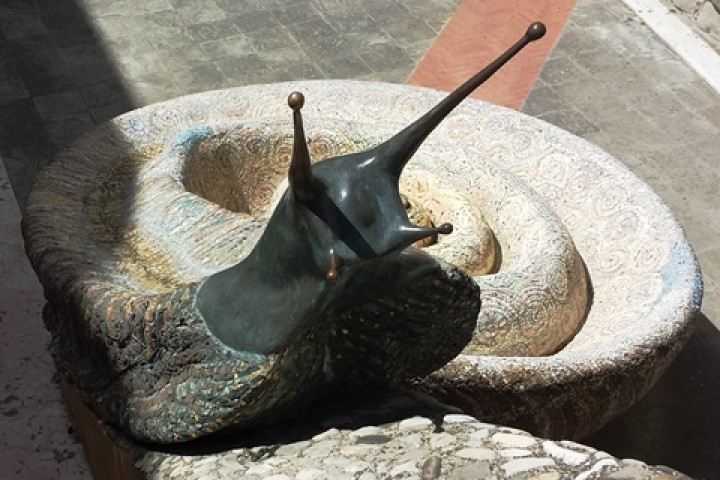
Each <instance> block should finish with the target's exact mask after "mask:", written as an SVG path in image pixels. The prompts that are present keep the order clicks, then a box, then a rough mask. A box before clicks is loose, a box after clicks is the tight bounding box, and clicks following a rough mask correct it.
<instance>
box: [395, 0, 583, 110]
mask: <svg viewBox="0 0 720 480" xmlns="http://www.w3.org/2000/svg"><path fill="white" fill-rule="evenodd" d="M574 6H575V0H533V1H522V0H503V1H499V2H498V1H492V0H464V1H463V2H462V3H461V4H460V6H459V7H458V9H457V10H456V11H455V13H454V14H453V16H452V17H451V18H450V20H449V21H448V23H447V24H446V25H445V28H443V30H442V32H440V35H438V37H437V39H435V42H434V43H433V44H432V45H431V46H430V49H429V50H428V51H427V53H426V54H425V56H424V57H423V59H422V60H421V61H420V63H419V64H418V66H417V67H416V68H415V70H414V71H413V73H412V74H411V75H410V77H409V78H408V80H407V83H410V84H412V85H421V86H425V87H431V88H435V89H438V90H448V91H449V90H453V89H454V88H455V87H457V86H458V85H460V84H461V83H462V82H463V81H465V80H466V79H467V78H468V77H470V76H471V75H472V74H474V73H476V72H477V71H478V70H480V69H481V68H482V67H484V66H485V65H486V64H488V63H489V62H491V61H492V60H494V59H495V57H497V56H498V55H499V54H500V53H502V52H503V51H505V50H506V49H507V48H508V47H509V46H510V45H512V44H513V43H514V42H515V41H517V40H518V39H519V38H520V37H521V36H522V35H523V34H524V33H525V30H526V29H527V27H528V25H530V24H531V23H532V22H533V21H536V20H539V21H542V22H543V23H545V25H546V26H547V34H546V35H545V37H544V38H543V39H541V40H539V41H537V42H533V43H531V44H530V45H528V46H527V47H525V48H524V49H523V51H522V52H521V53H520V54H518V55H517V57H515V58H513V59H512V60H510V62H508V63H507V64H506V65H505V66H504V67H503V68H502V69H500V71H499V72H497V73H496V74H495V75H494V76H493V77H492V78H491V79H490V80H488V81H487V82H486V83H485V84H484V85H482V86H481V87H480V88H478V89H477V90H476V91H475V92H474V93H473V94H472V95H471V96H472V97H474V98H481V99H483V100H487V101H490V102H493V103H497V104H500V105H505V106H507V107H511V108H515V109H518V108H520V106H521V105H522V103H523V101H524V99H525V97H526V96H527V93H528V91H529V90H530V88H531V87H532V85H533V83H534V82H535V78H536V77H537V75H538V73H539V72H540V68H541V67H542V65H543V62H544V61H545V57H546V56H547V54H548V53H549V52H550V51H551V50H552V47H553V46H554V45H555V41H556V40H557V38H558V35H559V34H560V31H561V30H562V27H563V26H564V25H565V21H566V20H567V18H568V17H569V15H570V13H571V11H572V9H573V7H574Z"/></svg>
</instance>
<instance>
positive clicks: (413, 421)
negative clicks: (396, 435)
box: [398, 417, 434, 431]
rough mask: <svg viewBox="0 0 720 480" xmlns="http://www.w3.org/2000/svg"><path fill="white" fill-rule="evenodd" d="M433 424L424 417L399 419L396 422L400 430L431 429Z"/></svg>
mask: <svg viewBox="0 0 720 480" xmlns="http://www.w3.org/2000/svg"><path fill="white" fill-rule="evenodd" d="M433 427H434V424H433V422H432V420H430V419H429V418H425V417H412V418H407V419H405V420H403V421H401V422H400V423H399V424H398V429H399V430H400V431H429V430H432V428H433Z"/></svg>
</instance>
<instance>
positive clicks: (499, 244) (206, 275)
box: [23, 24, 701, 443]
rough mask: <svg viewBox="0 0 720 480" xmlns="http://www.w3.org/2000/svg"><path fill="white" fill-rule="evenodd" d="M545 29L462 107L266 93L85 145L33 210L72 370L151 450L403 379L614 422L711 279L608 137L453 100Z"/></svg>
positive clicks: (185, 100) (425, 95)
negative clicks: (609, 148) (322, 397)
mask: <svg viewBox="0 0 720 480" xmlns="http://www.w3.org/2000/svg"><path fill="white" fill-rule="evenodd" d="M541 30H542V29H541V27H540V26H539V25H538V24H534V25H533V26H531V28H530V29H529V30H528V32H527V33H526V35H525V36H524V37H523V38H522V39H521V40H520V41H519V42H518V43H517V44H516V45H515V46H513V47H512V48H511V49H510V50H509V51H508V52H506V54H504V55H503V56H501V57H500V58H499V59H498V60H497V61H496V62H494V63H493V64H491V65H490V66H489V67H488V68H487V69H485V70H484V71H483V72H480V73H479V74H478V75H476V76H475V77H473V79H471V80H469V81H468V82H467V83H466V84H465V85H463V86H462V87H460V88H459V89H458V91H456V92H454V93H453V94H452V95H451V96H449V97H447V98H443V94H441V93H438V92H434V91H430V90H426V89H421V88H416V87H409V86H398V85H387V84H380V83H358V82H335V81H322V82H290V83H286V84H275V85H262V86H251V87H245V88H237V89H229V90H221V91H214V92H205V93H201V94H196V95H191V96H187V97H181V98H177V99H174V100H170V101H168V102H163V103H160V104H155V105H151V106H148V107H145V108H142V109H139V110H136V111H133V112H129V113H127V114H124V115H121V116H120V117H117V118H116V119H114V120H113V121H111V122H110V123H108V124H107V125H105V126H102V127H100V128H98V129H97V130H96V131H94V132H92V133H90V134H89V135H87V136H86V137H84V138H83V139H81V140H80V141H78V142H76V143H75V144H74V145H73V146H72V147H71V148H70V149H69V150H67V151H66V152H65V153H63V154H62V155H61V156H60V158H58V159H57V161H56V162H54V163H53V164H52V165H50V166H49V167H48V168H47V169H46V170H44V171H43V172H42V174H41V175H40V177H39V179H38V182H37V184H36V186H35V188H34V190H33V192H32V194H31V196H30V198H29V200H28V206H27V210H26V213H25V217H24V221H23V230H24V235H25V240H26V247H27V251H28V255H29V256H30V258H31V261H32V263H33V266H34V268H35V269H36V271H37V273H38V276H39V277H40V279H41V281H42V283H43V285H44V287H45V290H46V296H47V299H48V305H47V307H46V309H45V312H44V318H45V321H46V324H47V325H48V327H49V328H50V330H51V331H52V333H53V336H54V341H53V351H54V354H55V355H56V359H57V361H58V365H59V367H60V369H61V371H62V372H63V373H64V374H65V376H66V377H67V378H68V379H69V380H70V381H71V383H73V384H74V385H75V386H76V387H77V389H78V391H79V393H80V394H81V396H82V398H83V400H84V401H85V402H87V403H88V404H90V405H91V406H92V408H93V410H94V412H95V414H97V415H98V416H99V417H100V418H102V419H104V420H105V421H107V422H109V423H110V424H112V425H117V426H120V427H121V428H122V429H123V430H125V431H126V432H128V433H129V434H130V435H131V436H132V437H135V438H137V439H140V440H145V441H154V442H161V443H170V442H177V441H186V440H189V439H193V438H195V437H197V436H200V435H206V434H209V433H214V432H218V431H220V432H224V431H227V430H228V429H237V428H247V427H256V426H257V425H261V424H264V423H267V421H268V420H274V421H277V420H280V419H284V418H287V417H288V416H291V415H295V414H296V413H297V412H298V411H299V410H300V409H302V408H304V407H305V406H306V404H308V403H309V402H310V401H312V400H313V398H315V394H316V392H320V391H323V389H324V388H325V386H326V385H327V384H328V382H329V383H330V384H331V385H332V386H333V388H340V389H341V390H344V391H345V390H350V391H353V390H354V389H357V388H363V387H364V386H365V385H368V384H370V385H378V384H379V385H384V384H385V383H388V382H390V383H395V384H398V383H399V384H402V385H404V386H405V387H408V388H411V389H414V390H415V391H422V392H425V393H427V394H429V395H430V396H432V397H434V398H437V399H440V400H442V401H444V402H447V403H450V404H453V405H457V406H459V407H461V408H462V409H463V410H464V411H465V412H466V413H469V414H471V415H473V416H474V417H477V418H480V419H482V420H483V421H489V422H494V423H500V424H503V425H509V426H513V427H519V428H524V429H527V430H529V431H531V432H532V433H534V434H536V435H541V436H546V437H554V438H582V437H583V436H585V435H588V434H589V433H592V432H593V431H595V430H597V429H598V428H600V427H602V426H603V425H604V424H605V423H607V421H609V420H610V419H611V418H612V417H613V416H614V415H617V414H618V413H620V412H622V411H623V410H625V409H626V408H628V407H629V406H630V405H632V404H633V403H634V402H635V401H636V400H638V399H639V398H640V397H641V396H642V395H643V394H644V393H645V392H646V391H647V390H648V389H649V388H650V387H651V386H652V384H653V383H654V382H655V380H657V378H658V377H659V376H660V374H661V373H662V372H663V370H664V369H665V368H666V367H667V365H668V364H669V363H670V362H671V361H672V360H673V358H674V357H675V355H676V354H677V353H678V351H679V350H680V349H681V348H682V346H683V345H684V342H685V340H686V339H687V338H688V336H689V335H690V333H691V330H692V318H693V316H694V314H695V313H696V312H697V311H698V309H699V306H700V298H701V277H700V273H699V269H698V265H697V262H696V260H695V257H694V254H693V252H692V249H691V248H690V246H689V244H688V242H687V240H686V239H685V236H684V234H683V232H682V229H681V228H680V226H679V225H678V224H677V222H676V221H675V219H674V218H673V216H672V214H671V213H670V212H669V210H668V209H667V207H665V206H664V205H663V204H662V202H661V201H660V200H659V199H658V197H657V196H655V194H654V193H653V192H652V191H651V190H650V189H649V187H647V186H646V185H645V184H643V183H642V182H641V181H640V180H639V179H637V178H636V177H635V176H633V175H632V174H631V173H630V172H629V171H628V170H626V169H625V168H624V167H623V166H622V165H621V164H620V163H619V162H617V161H616V160H614V159H612V158H611V157H610V156H609V155H607V154H606V153H605V152H603V151H601V150H600V149H598V148H597V147H594V146H592V145H590V144H588V143H587V142H585V141H583V140H581V139H579V138H577V137H575V136H573V135H571V134H569V133H567V132H565V131H562V130H560V129H558V128H556V127H553V126H551V125H548V124H546V123H544V122H541V121H539V120H536V119H533V118H530V117H527V116H525V115H522V114H520V113H517V112H515V111H510V110H507V109H504V108H501V107H498V106H494V105H490V104H486V103H483V102H480V101H465V102H463V103H462V104H461V105H459V106H457V105H458V104H459V103H460V101H461V100H462V99H463V98H464V97H466V96H467V95H468V94H469V93H470V92H471V91H472V90H473V89H474V88H475V87H476V86H477V85H478V84H479V83H481V82H482V81H483V80H484V79H485V78H487V77H488V76H490V75H491V74H492V73H493V72H494V71H495V70H497V69H498V68H500V67H501V66H502V64H503V63H505V62H506V61H508V60H509V58H510V57H511V56H512V55H514V54H515V53H517V51H519V50H520V48H522V46H523V45H525V44H526V43H528V42H529V41H532V40H533V39H536V38H539V36H542V31H541ZM291 91H300V92H303V94H304V96H303V95H300V94H293V95H291V97H290V99H289V101H288V103H289V104H290V107H291V110H292V112H293V118H294V127H293V126H292V125H291V123H290V122H289V121H288V117H289V115H288V107H287V106H286V105H284V103H285V102H284V101H283V97H285V96H286V95H287V93H288V92H291ZM303 104H306V105H305V107H304V110H303V111H304V112H305V115H306V118H307V119H308V125H307V132H305V126H304V125H303V123H302V117H301V114H300V111H301V108H302V107H303ZM455 106H457V108H456V109H455V110H454V111H452V113H450V111H451V110H453V108H454V107H455ZM425 112H429V113H427V114H425ZM423 114H425V115H424V116H421V115H423ZM418 117H420V120H418V121H417V122H416V123H413V125H411V126H410V127H407V128H404V127H405V125H408V124H410V123H411V122H414V121H415V120H416V119H417V118H418ZM443 118H444V120H443V121H442V123H439V121H440V120H442V119H443ZM438 123H439V125H438ZM436 127H437V128H436ZM397 132H400V133H399V134H398V133H397ZM305 137H307V138H308V141H307V144H306V142H305V141H304V140H305ZM388 139H391V140H388ZM358 152H364V153H358ZM411 156H412V161H410V162H409V163H408V160H410V157H411ZM384 158H389V159H390V160H383V159H384ZM311 159H312V161H314V162H315V163H314V164H312V165H311V164H310V160H311ZM326 159H329V160H326ZM381 163H382V164H383V165H385V166H384V167H382V169H381V170H382V172H384V173H379V172H380V170H377V171H375V170H372V171H371V170H369V169H368V168H367V166H368V165H379V164H381ZM406 164H407V165H406ZM288 169H289V170H290V175H289V182H287V181H286V178H287V172H288ZM401 171H402V176H400V172H401ZM398 181H399V192H398V190H397V187H396V186H395V185H396V184H397V183H398ZM408 219H412V222H410V220H408ZM446 222H450V223H446ZM438 225H439V226H438ZM451 225H452V226H451ZM450 232H452V234H450ZM294 238H305V239H309V242H308V244H307V246H305V247H303V248H301V249H299V250H298V249H295V247H296V243H297V242H296V241H295V240H293V239H294ZM290 244H292V246H293V250H287V249H286V248H285V247H283V245H290ZM411 244H414V247H413V248H410V249H408V248H407V247H409V246H410V245H411ZM288 248H289V247H288ZM418 248H421V249H418ZM286 250H287V251H288V252H290V253H288V254H287V255H286V256H285V257H280V258H274V257H273V255H275V254H276V253H277V252H284V251H286ZM423 251H424V252H423ZM451 265H453V266H451ZM288 272H290V273H288ZM293 272H294V273H293ZM250 276H252V278H254V279H255V280H254V281H253V282H250V283H247V282H245V283H242V282H241V283H236V282H237V279H240V280H246V279H247V278H249V277H250ZM234 282H235V283H234ZM228 285H229V286H230V287H232V288H230V287H228ZM288 286H290V288H288ZM327 292H330V293H327ZM228 305H230V306H228ZM478 309H479V310H478ZM237 312H242V313H244V314H249V317H248V318H251V319H252V318H257V317H262V318H265V319H269V321H267V322H254V321H251V320H248V321H244V320H243V321H241V322H240V323H239V324H235V323H233V320H234V318H235V316H236V315H237ZM308 319H310V320H311V321H309V320H308ZM243 322H244V323H243ZM381 324H382V325H381ZM247 332H252V335H248V334H247ZM298 365H301V366H302V368H298Z"/></svg>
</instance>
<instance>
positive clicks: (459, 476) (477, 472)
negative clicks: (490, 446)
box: [448, 462, 492, 480]
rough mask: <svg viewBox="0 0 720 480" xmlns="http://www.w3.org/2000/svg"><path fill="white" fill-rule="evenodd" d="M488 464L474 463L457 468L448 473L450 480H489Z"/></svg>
mask: <svg viewBox="0 0 720 480" xmlns="http://www.w3.org/2000/svg"><path fill="white" fill-rule="evenodd" d="M491 474H492V473H491V470H490V464H489V463H488V462H475V463H471V464H470V465H465V466H464V467H459V468H456V469H455V470H453V471H452V472H450V475H448V479H450V480H477V479H478V478H491V477H490V475H491Z"/></svg>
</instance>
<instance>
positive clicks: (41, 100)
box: [33, 89, 87, 120]
mask: <svg viewBox="0 0 720 480" xmlns="http://www.w3.org/2000/svg"><path fill="white" fill-rule="evenodd" d="M33 102H34V103H35V109H36V110H37V111H38V113H39V114H40V117H42V119H43V120H52V119H54V118H57V117H60V116H63V115H67V114H68V113H73V112H77V111H80V110H86V109H87V105H86V103H85V101H84V99H83V98H82V97H81V96H80V92H78V91H77V90H74V89H73V90H66V91H64V92H58V93H52V94H50V95H42V96H37V97H35V98H33Z"/></svg>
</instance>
